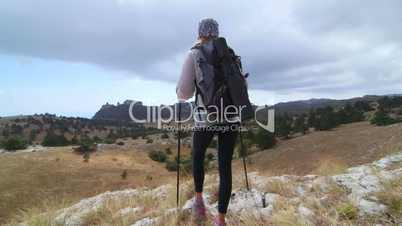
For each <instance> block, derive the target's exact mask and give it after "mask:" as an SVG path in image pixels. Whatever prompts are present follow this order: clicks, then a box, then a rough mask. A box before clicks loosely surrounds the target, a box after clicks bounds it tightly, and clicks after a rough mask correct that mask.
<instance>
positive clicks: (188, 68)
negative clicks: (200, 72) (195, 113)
mask: <svg viewBox="0 0 402 226" xmlns="http://www.w3.org/2000/svg"><path fill="white" fill-rule="evenodd" d="M194 82H195V67H194V60H193V57H192V53H191V51H190V52H189V53H188V54H187V57H186V59H185V61H184V64H183V68H182V71H181V75H180V79H179V81H178V83H177V86H176V94H177V98H178V99H179V100H188V99H190V98H191V97H193V96H194V92H195V84H194Z"/></svg>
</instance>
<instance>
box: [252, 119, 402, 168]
mask: <svg viewBox="0 0 402 226" xmlns="http://www.w3.org/2000/svg"><path fill="white" fill-rule="evenodd" d="M398 149H402V124H401V123H399V124H394V125H390V126H385V127H377V126H373V125H370V124H369V123H368V122H359V123H351V124H346V125H341V126H339V127H337V128H335V129H332V130H330V131H317V132H313V133H310V134H306V135H304V136H300V137H295V138H293V139H289V140H280V141H279V143H278V144H277V145H276V146H275V147H274V148H272V149H269V150H266V151H262V152H257V153H255V154H253V155H252V156H250V162H251V165H252V166H253V167H254V169H255V170H257V169H258V171H266V172H269V173H270V174H274V175H281V174H298V175H305V174H310V173H318V172H317V169H319V168H322V170H325V171H331V170H333V171H335V172H336V170H339V168H341V169H343V168H346V167H351V166H354V165H359V164H365V163H369V162H371V161H374V160H375V159H378V158H381V157H383V156H384V155H385V154H386V153H390V152H393V151H394V150H398ZM325 168H326V169H325Z"/></svg>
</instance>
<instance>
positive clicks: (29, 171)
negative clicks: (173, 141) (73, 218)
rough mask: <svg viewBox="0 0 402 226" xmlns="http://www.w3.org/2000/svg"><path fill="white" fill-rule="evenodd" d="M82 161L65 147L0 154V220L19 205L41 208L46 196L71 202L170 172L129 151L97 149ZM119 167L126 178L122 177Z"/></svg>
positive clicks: (155, 182)
mask: <svg viewBox="0 0 402 226" xmlns="http://www.w3.org/2000/svg"><path fill="white" fill-rule="evenodd" d="M82 160H83V159H82V156H80V155H77V154H74V153H72V152H71V148H68V147H66V148H58V149H55V150H54V151H49V152H42V153H39V152H37V153H17V154H8V155H1V156H0V166H1V170H0V224H1V222H4V221H5V220H6V219H8V218H10V217H12V216H13V215H15V214H18V213H19V210H24V209H29V208H45V207H46V202H47V201H48V200H53V201H54V202H55V203H57V202H60V203H61V202H64V201H67V202H71V201H76V200H79V199H82V198H84V197H89V196H93V195H95V194H98V193H102V192H105V191H108V190H120V189H124V188H136V187H140V186H149V187H154V186H159V185H161V184H164V183H166V182H167V181H170V180H172V179H173V177H174V175H175V174H174V173H169V172H167V171H166V170H165V169H164V165H162V164H158V163H155V162H153V161H151V160H149V158H148V156H147V154H146V153H144V152H138V151H135V150H130V151H108V152H99V153H97V154H94V155H92V156H91V159H90V161H89V163H84V162H83V161H82ZM125 169H127V171H128V178H127V179H126V180H123V179H122V178H121V176H120V175H121V174H122V172H123V170H125ZM150 176H151V177H152V179H151V178H150Z"/></svg>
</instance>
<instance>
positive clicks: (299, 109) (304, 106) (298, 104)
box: [274, 95, 390, 115]
mask: <svg viewBox="0 0 402 226" xmlns="http://www.w3.org/2000/svg"><path fill="white" fill-rule="evenodd" d="M386 96H390V95H386ZM382 97H384V96H379V95H366V96H363V97H354V98H350V99H343V100H336V99H322V98H321V99H309V100H299V101H290V102H281V103H277V104H275V105H274V108H275V112H277V113H279V114H281V113H284V112H287V113H288V114H291V115H292V114H302V113H307V112H308V111H309V110H310V109H317V108H322V107H327V106H331V107H333V108H339V107H343V106H345V105H346V104H348V103H349V104H354V103H356V102H357V101H367V102H374V101H377V100H379V99H380V98H382Z"/></svg>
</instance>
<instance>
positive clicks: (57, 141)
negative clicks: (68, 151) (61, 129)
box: [42, 132, 70, 147]
mask: <svg viewBox="0 0 402 226" xmlns="http://www.w3.org/2000/svg"><path fill="white" fill-rule="evenodd" d="M69 144H70V142H69V141H68V140H67V139H66V137H65V136H64V135H57V134H55V133H53V132H48V133H47V134H46V136H45V138H44V139H43V142H42V145H43V146H45V147H60V146H67V145H69Z"/></svg>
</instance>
